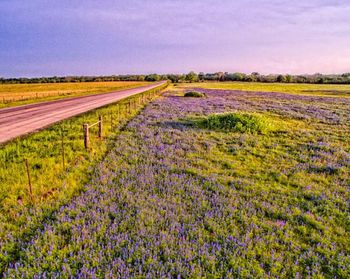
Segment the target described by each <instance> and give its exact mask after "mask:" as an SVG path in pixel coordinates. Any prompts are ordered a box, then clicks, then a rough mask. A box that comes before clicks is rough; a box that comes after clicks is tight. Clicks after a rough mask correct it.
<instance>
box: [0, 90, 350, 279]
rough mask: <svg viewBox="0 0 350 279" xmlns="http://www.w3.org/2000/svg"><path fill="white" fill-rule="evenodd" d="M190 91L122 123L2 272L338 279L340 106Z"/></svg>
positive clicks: (344, 257)
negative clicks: (80, 189)
mask: <svg viewBox="0 0 350 279" xmlns="http://www.w3.org/2000/svg"><path fill="white" fill-rule="evenodd" d="M213 85H214V86H220V85H221V84H218V85H215V84H213ZM197 87H198V86H196V88H197ZM175 88H181V86H179V87H175ZM196 91H197V90H196ZM198 91H199V92H202V93H204V94H205V95H206V98H185V97H184V94H183V90H182V89H174V90H172V91H169V92H167V93H166V94H164V95H163V96H162V97H160V98H159V99H157V100H155V101H154V102H152V103H151V104H149V105H148V106H147V107H146V108H145V109H144V110H143V111H142V113H140V114H139V115H137V116H136V117H135V118H134V119H133V120H132V121H131V122H129V123H128V124H127V126H126V127H125V129H122V130H121V131H120V133H118V135H117V137H116V138H115V139H114V140H115V142H116V144H113V145H112V146H113V148H112V149H111V150H110V151H109V152H108V154H107V156H106V157H104V158H103V160H102V162H100V163H99V164H98V165H97V167H96V169H95V171H94V173H93V174H92V180H91V181H89V182H88V183H87V184H86V185H85V187H84V194H82V195H79V196H77V197H76V198H74V199H73V200H72V201H71V202H67V204H66V205H65V206H62V207H61V208H60V209H59V210H58V212H57V214H55V215H54V217H52V218H50V219H47V220H45V222H44V224H43V225H42V227H41V228H40V229H39V230H37V231H35V233H34V232H33V233H32V235H31V237H30V238H28V240H26V241H22V242H21V243H20V244H19V247H21V250H20V251H18V254H17V255H16V261H12V262H11V264H10V266H9V267H8V268H6V270H5V273H4V275H5V276H12V277H16V276H23V277H34V276H38V277H42V276H47V277H70V276H72V277H79V276H80V277H101V278H104V277H107V278H113V277H117V278H130V277H136V278H163V277H171V278H174V277H178V278H349V277H350V270H349V266H350V248H349V247H350V241H349V239H350V226H349V220H350V212H349V208H350V206H349V200H350V196H349V195H350V191H349V190H350V189H349V186H350V176H349V173H350V142H349V138H350V132H349V131H350V124H349V123H350V106H349V98H343V97H336V98H335V97H329V96H318V95H317V94H314V95H312V96H310V95H302V94H301V93H300V92H298V93H297V94H295V93H293V94H287V93H272V92H238V91H228V90H213V89H198ZM254 91H256V90H254ZM195 119H204V120H209V123H210V121H212V122H211V123H212V125H209V126H208V125H204V126H198V125H194V124H195V123H196V122H195V121H194V120H195ZM260 121H262V122H260ZM203 123H205V122H203ZM238 123H241V124H238ZM256 123H258V125H256ZM270 124H271V127H272V129H268V132H263V133H261V132H260V128H257V127H260V126H261V125H262V126H261V127H265V125H270ZM237 125H239V128H237V127H238V126H237ZM248 128H249V129H248ZM252 131H253V132H252ZM9 239H11V236H9Z"/></svg>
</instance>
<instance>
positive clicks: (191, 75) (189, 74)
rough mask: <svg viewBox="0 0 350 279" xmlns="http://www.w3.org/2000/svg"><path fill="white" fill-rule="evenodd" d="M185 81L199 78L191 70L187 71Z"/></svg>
mask: <svg viewBox="0 0 350 279" xmlns="http://www.w3.org/2000/svg"><path fill="white" fill-rule="evenodd" d="M185 79H186V81H189V82H197V81H198V80H199V79H198V75H197V74H196V73H195V72H193V71H191V72H189V73H188V74H187V75H186V78H185Z"/></svg>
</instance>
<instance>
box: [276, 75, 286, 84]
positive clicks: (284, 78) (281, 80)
mask: <svg viewBox="0 0 350 279" xmlns="http://www.w3.org/2000/svg"><path fill="white" fill-rule="evenodd" d="M276 81H277V82H286V77H285V76H284V75H278V76H277V79H276Z"/></svg>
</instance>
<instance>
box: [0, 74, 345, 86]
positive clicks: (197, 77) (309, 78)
mask: <svg viewBox="0 0 350 279" xmlns="http://www.w3.org/2000/svg"><path fill="white" fill-rule="evenodd" d="M159 80H170V81H171V82H173V83H177V82H204V81H241V82H280V83H318V84H323V83H324V84H350V73H345V74H333V75H324V74H313V75H281V74H279V75H275V74H274V75H272V74H270V75H262V74H259V73H257V72H254V73H251V74H244V73H228V72H217V73H202V72H201V73H199V74H197V73H195V72H189V73H188V74H166V75H158V74H150V75H112V76H67V77H56V76H54V77H39V78H7V79H5V78H0V84H20V83H62V82H101V81H104V82H109V81H159Z"/></svg>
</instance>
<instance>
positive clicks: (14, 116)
mask: <svg viewBox="0 0 350 279" xmlns="http://www.w3.org/2000/svg"><path fill="white" fill-rule="evenodd" d="M162 83H163V82H160V83H156V84H152V85H147V86H142V87H137V88H132V89H127V90H122V91H117V92H111V93H103V94H97V95H89V96H82V97H76V98H67V99H61V100H57V101H50V102H43V103H36V104H30V105H24V106H17V107H11V108H4V109H0V143H4V142H7V141H9V140H11V139H14V138H17V137H19V136H23V135H26V134H28V133H32V132H35V131H37V130H40V129H42V128H44V127H47V126H49V125H51V124H54V123H56V122H59V121H61V120H64V119H67V118H70V117H72V116H75V115H79V114H81V113H84V112H87V111H89V110H93V109H96V108H99V107H103V106H105V105H108V104H111V103H114V102H116V101H119V100H121V99H124V98H126V97H129V96H132V95H136V94H139V93H142V92H144V91H147V90H149V89H152V88H155V87H157V86H159V85H160V84H162Z"/></svg>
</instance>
